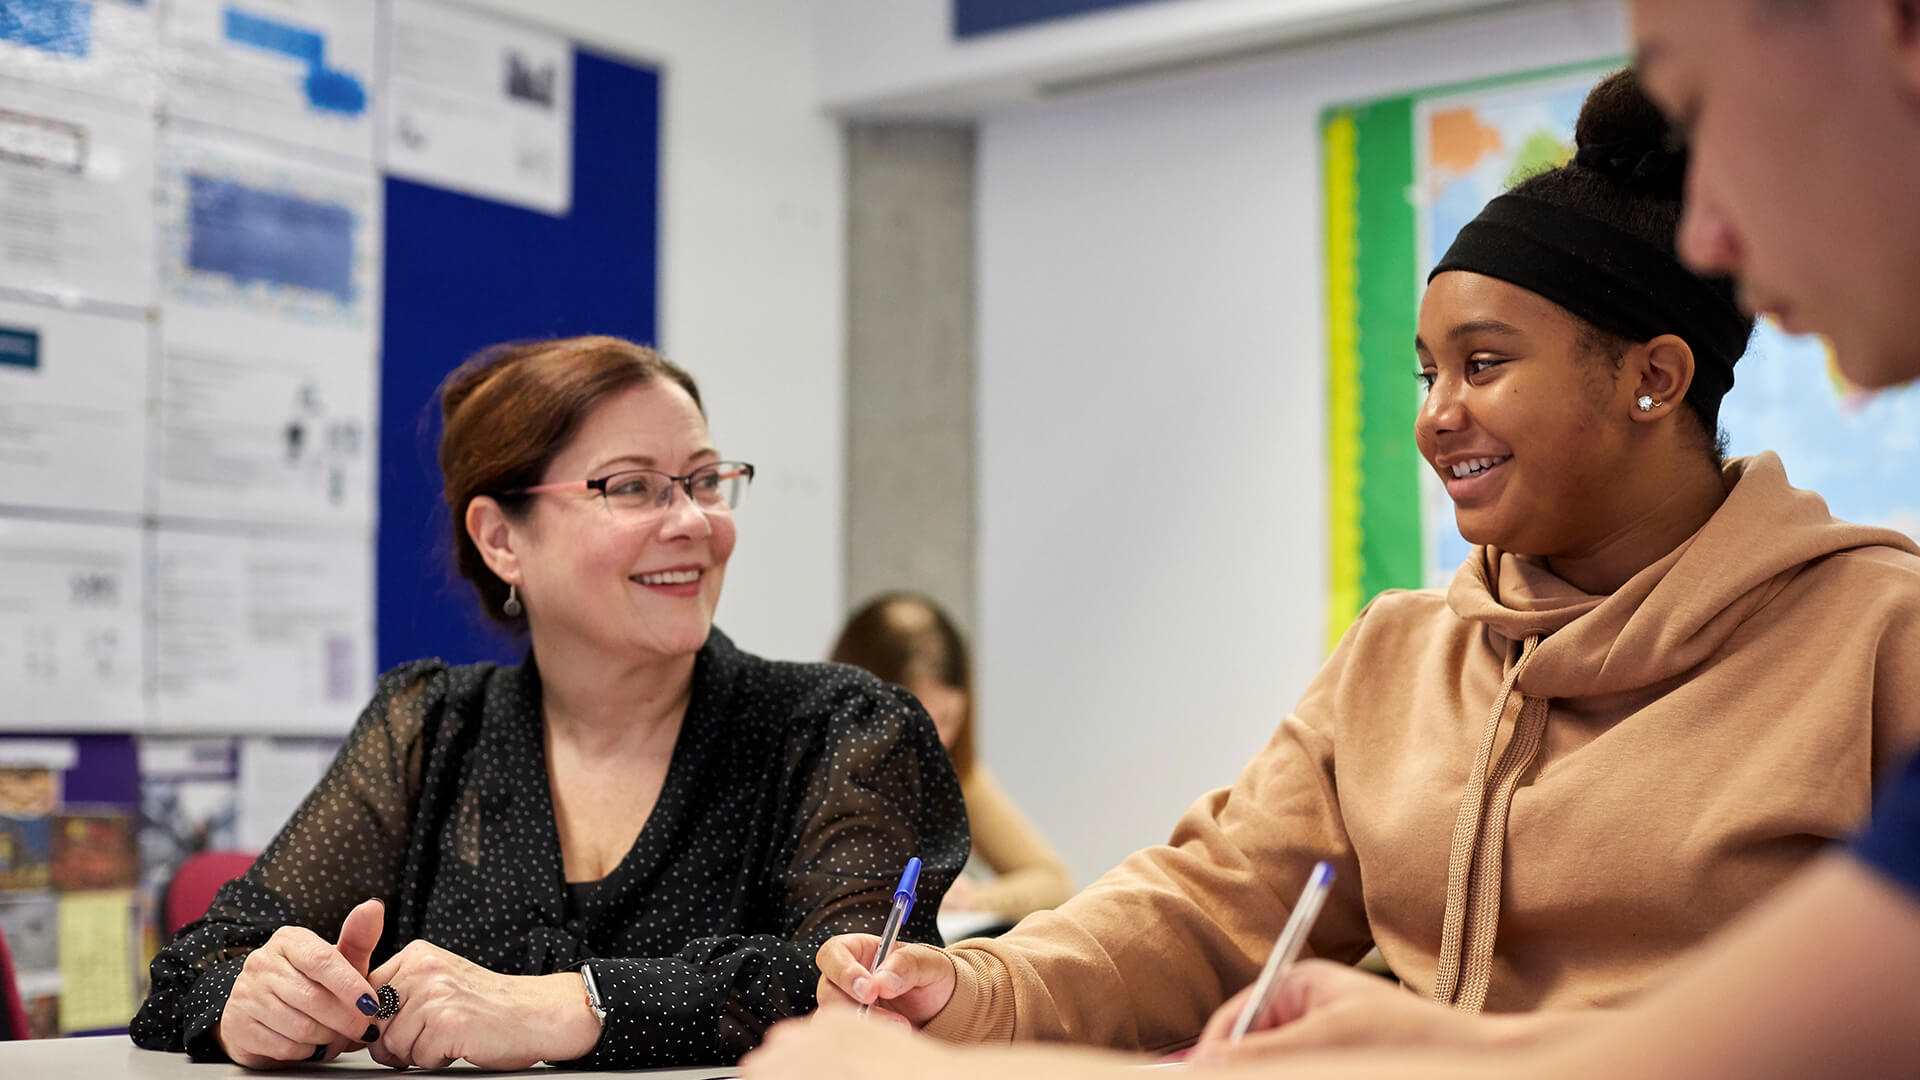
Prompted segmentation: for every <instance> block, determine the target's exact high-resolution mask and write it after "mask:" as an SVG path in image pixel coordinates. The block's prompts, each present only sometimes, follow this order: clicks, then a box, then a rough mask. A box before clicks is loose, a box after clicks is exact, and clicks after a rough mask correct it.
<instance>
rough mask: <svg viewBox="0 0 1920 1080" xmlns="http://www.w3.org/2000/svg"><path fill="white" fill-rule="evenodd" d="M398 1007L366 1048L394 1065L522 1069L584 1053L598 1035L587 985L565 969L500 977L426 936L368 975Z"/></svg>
mask: <svg viewBox="0 0 1920 1080" xmlns="http://www.w3.org/2000/svg"><path fill="white" fill-rule="evenodd" d="M368 981H370V982H372V983H373V984H374V985H375V986H391V987H393V989H394V991H395V993H397V994H398V995H399V997H400V1011H399V1012H398V1013H397V1014H396V1015H395V1016H394V1017H393V1019H392V1020H390V1021H388V1023H387V1029H386V1031H385V1032H383V1033H382V1034H381V1036H380V1041H379V1042H377V1043H375V1044H373V1046H371V1047H369V1048H368V1049H369V1050H370V1051H371V1052H372V1054H373V1058H374V1060H375V1061H378V1062H380V1063H381V1064H382V1065H390V1066H392V1067H393V1068H396V1069H403V1068H406V1067H408V1066H410V1065H411V1066H414V1067H417V1068H422V1069H442V1068H445V1067H446V1066H448V1065H450V1064H452V1063H453V1062H455V1061H459V1060H462V1059H465V1060H467V1061H470V1062H472V1063H473V1064H475V1065H478V1066H479V1067H481V1068H483V1069H525V1068H528V1067H530V1066H533V1065H536V1064H538V1063H539V1062H542V1061H571V1060H573V1059H574V1058H577V1057H584V1056H585V1055H586V1054H588V1053H590V1052H591V1051H592V1050H593V1047H594V1044H596V1043H598V1042H599V1041H600V1021H599V1020H598V1019H597V1018H596V1017H595V1016H594V1015H593V1012H592V1010H590V1009H589V1008H588V1007H587V994H586V988H585V984H584V983H583V982H582V981H581V978H580V976H579V975H578V974H576V973H574V972H570V971H563V972H559V973H557V974H554V975H502V974H500V973H499V972H497V971H489V970H487V969H486V968H483V967H481V966H480V965H479V964H476V963H474V962H473V961H471V960H467V959H465V958H463V957H460V956H457V955H455V954H453V953H450V952H448V951H447V950H445V949H443V948H441V947H440V946H438V945H435V944H433V943H432V942H428V941H414V942H411V943H409V944H408V945H407V947H406V948H404V949H401V950H400V951H399V952H398V953H395V954H394V956H393V959H391V960H388V961H387V962H386V963H384V964H382V965H380V967H379V969H378V970H377V971H375V972H374V973H373V974H372V975H371V976H369V979H368Z"/></svg>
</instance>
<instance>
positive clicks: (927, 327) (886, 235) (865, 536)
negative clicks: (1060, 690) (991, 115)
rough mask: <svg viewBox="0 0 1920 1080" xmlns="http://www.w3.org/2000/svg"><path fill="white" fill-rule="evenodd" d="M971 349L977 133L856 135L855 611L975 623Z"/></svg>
mask: <svg viewBox="0 0 1920 1080" xmlns="http://www.w3.org/2000/svg"><path fill="white" fill-rule="evenodd" d="M973 343H974V333H973V129H972V128H971V127H970V126H957V125H941V124H919V123H915V124H895V123H851V124H849V125H848V126H847V376H846V377H847V428H848V431H847V487H846V514H847V521H846V525H847V528H846V538H847V540H846V543H847V548H846V559H847V573H846V583H847V596H846V601H847V605H848V608H849V610H851V608H852V607H853V606H854V605H857V604H859V603H861V602H863V601H864V600H865V599H866V598H867V597H869V596H872V595H873V594H874V593H877V592H882V591H885V590H889V589H915V590H918V591H920V592H924V593H927V594H928V595H930V596H932V597H933V598H934V599H935V600H938V601H939V602H940V603H941V604H942V605H944V606H945V607H946V608H947V609H948V610H949V611H951V612H952V613H953V615H954V618H955V619H957V620H958V621H959V622H960V624H961V625H962V627H963V628H966V629H968V630H971V628H972V626H973V625H974V620H973V606H974V505H975V500H974V363H973Z"/></svg>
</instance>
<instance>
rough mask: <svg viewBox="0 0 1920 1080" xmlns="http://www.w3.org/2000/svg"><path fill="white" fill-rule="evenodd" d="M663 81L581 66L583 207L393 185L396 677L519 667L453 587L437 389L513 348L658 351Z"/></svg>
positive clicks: (578, 195) (576, 166) (387, 661)
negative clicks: (545, 345)
mask: <svg viewBox="0 0 1920 1080" xmlns="http://www.w3.org/2000/svg"><path fill="white" fill-rule="evenodd" d="M659 177H660V73H659V72H658V71H657V70H654V69H651V68H645V67H638V66H635V65H632V64H628V63H624V62H621V61H617V60H612V59H609V58H606V57H602V56H597V55H594V54H592V53H589V52H585V51H576V53H575V57H574V133H573V207H572V210H571V212H570V213H568V215H567V216H566V217H553V216H552V215H549V214H543V213H540V212H538V211H534V210H527V209H523V208H520V207H517V206H509V205H506V204H504V203H497V202H491V201H488V200H485V199H478V198H474V197H472V196H468V195H462V194H459V193H457V192H453V191H447V190H443V189H440V188H434V187H427V186H424V185H421V184H416V183H412V182H410V181H406V180H397V179H393V178H391V177H389V178H388V179H387V181H386V203H387V205H386V219H387V249H386V303H385V312H384V326H383V333H382V338H381V340H382V358H381V377H380V540H379V550H378V562H379V568H378V571H377V578H378V582H379V592H378V594H377V595H378V604H377V607H378V611H379V616H378V626H377V629H378V633H379V650H378V651H379V664H380V668H381V669H382V670H385V669H387V668H390V667H392V666H394V665H395V664H398V663H401V662H403V661H406V660H411V659H415V658H418V657H423V656H438V657H442V658H444V659H446V660H447V661H449V662H452V663H466V662H470V661H474V660H482V659H498V660H518V659H519V657H520V653H521V650H522V648H523V646H522V645H521V644H520V643H518V642H515V641H512V640H510V639H508V638H507V637H505V636H503V635H502V634H501V633H500V632H499V631H497V630H493V629H492V628H491V626H490V625H489V624H488V623H487V622H486V621H485V620H484V619H483V618H482V616H481V615H480V613H479V611H478V608H477V603H476V599H475V596H474V593H473V591H472V589H471V588H469V587H468V586H467V584H466V583H465V582H464V581H460V580H459V579H458V578H456V577H455V576H454V573H453V570H452V549H451V545H450V541H449V539H448V536H449V533H448V528H449V526H448V520H447V512H446V509H445V507H444V504H443V503H442V501H441V488H440V468H439V464H438V462H437V461H436V458H435V452H436V447H437V444H438V440H439V431H440V427H439V413H438V410H437V406H436V403H435V402H434V400H433V392H434V389H435V388H436V387H437V386H439V384H440V380H441V379H442V378H444V377H445V376H446V374H447V372H449V371H451V370H453V368H455V367H456V366H458V365H459V363H460V361H462V360H464V359H465V358H466V357H468V356H469V355H471V354H473V353H474V352H476V351H478V350H479V349H481V348H483V347H485V346H488V345H491V344H494V343H496V342H501V341H512V340H519V339H526V338H540V337H556V336H564V335H572V334H616V335H619V336H620V337H625V338H631V339H633V340H635V341H640V342H652V341H654V340H655V326H656V311H655V296H656V276H655V274H656V270H655V268H656V265H657V263H658V255H659V236H660V231H659V225H658V222H659V204H660V181H659Z"/></svg>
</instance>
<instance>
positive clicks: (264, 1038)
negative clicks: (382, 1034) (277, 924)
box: [216, 900, 385, 1069]
mask: <svg viewBox="0 0 1920 1080" xmlns="http://www.w3.org/2000/svg"><path fill="white" fill-rule="evenodd" d="M384 921H385V909H384V908H383V907H382V906H381V904H380V901H378V900H368V901H366V902H364V903H362V904H361V905H360V906H359V907H356V908H354V909H353V910H352V911H350V912H348V913H347V918H346V921H345V922H344V923H342V924H341V926H340V940H339V941H338V942H337V943H336V942H330V941H328V940H327V939H325V938H323V937H321V936H320V935H318V934H316V933H314V932H313V931H311V930H309V929H307V928H306V927H304V926H283V927H281V928H280V929H278V930H275V931H274V932H273V936H272V937H271V938H268V939H267V943H266V944H265V945H262V946H261V947H259V948H258V949H255V950H253V952H251V953H248V954H247V960H246V964H245V966H243V967H242V968H241V969H240V977H239V978H237V979H235V980H234V982H233V992H232V993H230V994H228V995H227V1004H226V1006H225V1008H223V1009H221V1011H220V1025H219V1027H218V1029H217V1030H216V1037H217V1038H218V1039H219V1040H220V1045H221V1046H222V1047H223V1048H224V1049H225V1050H226V1052H227V1056H228V1057H230V1058H232V1059H233V1060H234V1063H235V1064H237V1065H242V1066H244V1067H246V1068H249V1069H267V1068H273V1067H275V1066H278V1065H284V1064H287V1063H289V1062H302V1061H331V1060H333V1059H334V1058H336V1057H338V1056H340V1054H342V1053H344V1052H345V1051H347V1050H351V1049H355V1048H358V1047H361V1046H365V1045H366V1044H367V1043H368V1042H369V1041H370V1040H369V1039H368V1037H367V1036H368V1033H369V1032H371V1033H372V1035H373V1036H374V1037H378V1035H379V1026H378V1025H377V1024H376V1023H375V1022H374V1019H373V1013H374V1009H375V1005H374V999H373V985H374V984H371V983H369V982H368V981H367V961H368V958H369V957H370V956H371V955H372V954H373V948H374V946H375V945H377V944H378V943H379V941H380V928H381V925H382V924H383V922H384Z"/></svg>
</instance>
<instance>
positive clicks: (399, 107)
mask: <svg viewBox="0 0 1920 1080" xmlns="http://www.w3.org/2000/svg"><path fill="white" fill-rule="evenodd" d="M388 10H389V12H390V22H389V24H388V29H387V33H386V35H385V41H386V50H387V102H386V107H385V112H384V125H385V128H384V130H383V132H382V156H383V159H384V160H385V162H386V168H387V171H388V172H389V173H392V174H393V175H395V176H401V177H405V178H407V179H409V180H417V181H419V182H420V183H423V184H433V185H435V186H437V187H444V188H449V189H452V190H454V191H461V192H465V193H467V194H469V195H477V196H480V197H481V198H485V199H497V200H499V201H501V202H507V203H513V204H515V205H517V206H525V207H528V208H530V209H534V210H543V211H545V212H547V213H549V214H554V215H557V216H564V215H565V214H566V213H567V212H568V210H569V209H570V208H571V206H572V204H573V49H572V47H571V46H570V45H569V44H568V43H567V41H566V40H565V39H564V38H561V37H558V36H556V35H553V34H546V33H541V32H539V31H537V30H533V29H529V28H527V27H524V26H520V25H518V24H515V23H511V22H506V21H502V20H499V19H493V18H488V17H487V16H485V15H481V14H478V13H474V12H469V11H461V10H456V9H453V8H450V7H447V6H444V5H442V4H439V3H435V2H432V0H408V2H407V3H400V4H391V5H389V6H388Z"/></svg>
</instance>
